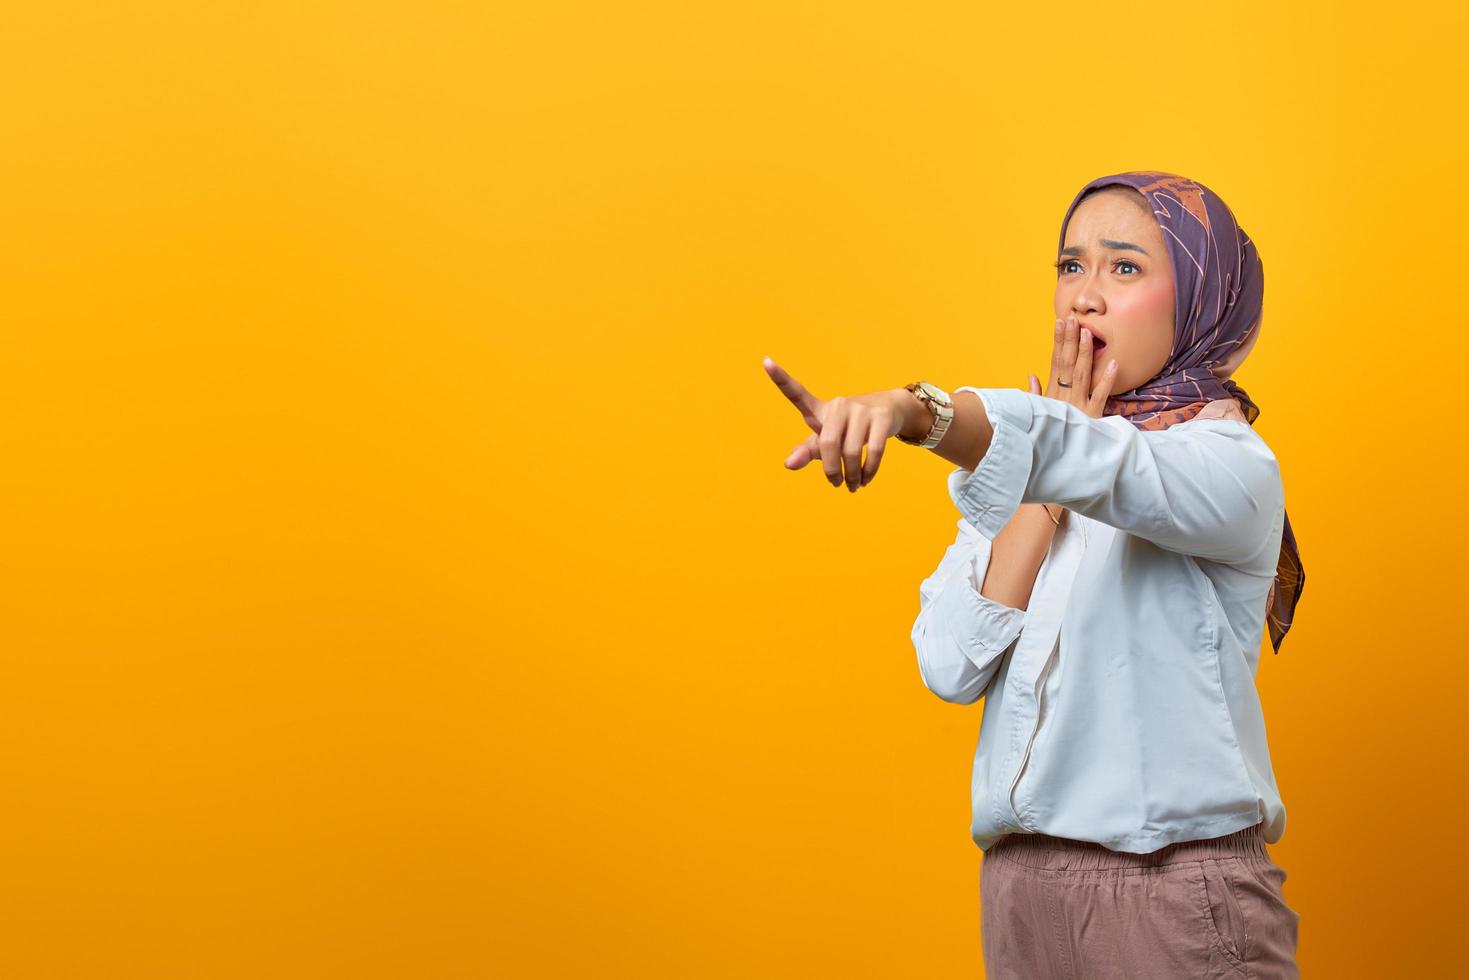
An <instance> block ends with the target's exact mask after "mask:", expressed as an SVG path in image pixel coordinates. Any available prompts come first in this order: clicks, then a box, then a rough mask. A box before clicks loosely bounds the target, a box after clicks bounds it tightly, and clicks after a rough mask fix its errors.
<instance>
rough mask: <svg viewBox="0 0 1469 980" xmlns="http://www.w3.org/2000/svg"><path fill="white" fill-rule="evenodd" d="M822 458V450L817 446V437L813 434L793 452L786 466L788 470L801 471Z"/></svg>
mask: <svg viewBox="0 0 1469 980" xmlns="http://www.w3.org/2000/svg"><path fill="white" fill-rule="evenodd" d="M820 458H821V450H820V449H819V448H818V445H817V435H816V433H814V432H813V433H812V434H811V435H809V436H807V437H806V439H805V441H804V442H802V443H801V444H800V445H798V446H797V447H796V448H795V449H792V450H791V454H790V455H789V456H787V457H786V459H785V466H786V469H788V470H799V469H800V468H801V467H803V466H805V465H806V464H807V463H809V462H811V461H812V460H813V459H820Z"/></svg>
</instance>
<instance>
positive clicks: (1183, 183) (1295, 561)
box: [1056, 170, 1306, 654]
mask: <svg viewBox="0 0 1469 980" xmlns="http://www.w3.org/2000/svg"><path fill="white" fill-rule="evenodd" d="M1113 184H1121V185H1123V186H1126V187H1131V188H1133V189H1134V190H1137V191H1139V192H1140V193H1141V194H1142V195H1143V197H1144V198H1145V199H1146V201H1147V203H1148V206H1149V208H1150V209H1151V210H1152V212H1153V216H1154V217H1155V218H1157V219H1158V224H1159V225H1160V226H1162V229H1163V239H1164V241H1165V242H1166V243H1167V246H1168V255H1169V258H1170V259H1171V260H1172V263H1173V284H1174V318H1173V350H1172V352H1171V353H1170V354H1169V356H1168V360H1167V362H1165V363H1164V365H1163V367H1162V369H1161V370H1160V371H1159V372H1158V373H1157V374H1156V375H1155V376H1154V377H1153V378H1152V379H1150V380H1149V381H1147V382H1145V383H1143V384H1141V385H1139V386H1138V387H1136V388H1134V389H1132V390H1131V391H1124V392H1120V393H1118V394H1116V395H1113V396H1112V397H1110V398H1108V399H1107V404H1106V406H1105V407H1104V408H1103V414H1104V415H1121V416H1123V417H1125V418H1126V419H1127V420H1128V421H1129V422H1131V423H1132V424H1133V425H1135V426H1137V427H1138V428H1140V429H1166V428H1168V427H1169V426H1172V425H1177V424H1178V423H1179V422H1185V421H1187V420H1188V419H1191V418H1193V417H1194V416H1195V415H1197V414H1199V412H1200V411H1202V410H1203V409H1204V407H1205V406H1206V405H1208V404H1209V402H1211V401H1215V400H1217V399H1221V398H1234V399H1236V400H1238V402H1239V404H1240V408H1241V409H1242V410H1243V411H1244V414H1245V419H1246V421H1247V422H1248V423H1249V424H1250V425H1254V424H1255V419H1256V418H1258V417H1259V415H1260V407H1259V406H1258V405H1256V404H1255V403H1254V402H1253V401H1252V400H1251V399H1250V396H1249V395H1248V394H1246V393H1245V390H1244V389H1243V388H1241V387H1240V386H1239V385H1238V384H1237V383H1235V382H1234V381H1233V380H1231V378H1230V375H1231V374H1233V373H1234V370H1235V369H1236V368H1237V367H1239V365H1240V363H1241V362H1243V361H1244V359H1245V356H1246V355H1247V354H1249V352H1250V349H1251V348H1252V347H1254V345H1255V341H1256V339H1257V338H1258V337H1259V335H1260V323H1261V314H1262V299H1263V297H1264V290H1265V281H1264V271H1263V267H1262V265H1261V262H1260V256H1259V253H1258V252H1257V251H1256V249H1255V243H1254V242H1252V241H1251V240H1250V238H1249V236H1248V235H1246V234H1245V233H1244V232H1243V231H1242V230H1241V229H1240V227H1239V224H1238V222H1236V221H1235V218H1234V212H1232V211H1231V210H1230V209H1229V207H1228V206H1227V205H1226V204H1225V203H1224V201H1223V200H1221V199H1220V198H1219V196H1218V195H1217V194H1215V193H1214V192H1213V191H1211V190H1210V189H1209V188H1207V187H1205V186H1204V185H1203V184H1201V183H1199V182H1198V181H1196V180H1190V179H1189V178H1187V177H1182V176H1179V175H1178V174H1172V173H1167V172H1165V171H1161V170H1131V171H1127V172H1125V173H1119V174H1110V175H1108V176H1106V177H1098V178H1097V179H1096V180H1093V181H1091V182H1090V183H1088V184H1086V185H1085V186H1084V187H1082V188H1081V190H1079V191H1077V193H1076V196H1075V197H1074V198H1073V199H1072V201H1071V205H1070V207H1068V208H1067V209H1066V216H1065V217H1064V218H1062V219H1061V241H1060V244H1059V245H1057V246H1056V251H1057V253H1058V254H1059V253H1060V250H1061V249H1062V248H1065V246H1066V226H1067V224H1068V223H1069V222H1070V220H1071V215H1072V212H1074V211H1075V210H1076V206H1077V205H1078V204H1080V203H1081V200H1082V198H1084V197H1085V196H1086V195H1087V194H1088V193H1089V192H1091V191H1093V190H1097V189H1099V188H1101V187H1105V186H1108V185H1113ZM1305 585H1306V570H1305V567H1304V566H1303V565H1302V564H1301V557H1300V550H1299V549H1298V548H1297V546H1296V537H1295V534H1294V533H1293V532H1292V531H1291V526H1290V515H1289V513H1287V514H1286V515H1285V527H1284V529H1283V531H1282V533H1281V542H1280V560H1279V562H1278V563H1277V566H1276V572H1275V583H1274V585H1273V586H1272V587H1271V590H1270V595H1269V597H1268V598H1267V599H1266V617H1265V618H1266V623H1267V625H1268V627H1269V630H1270V642H1271V645H1272V647H1273V648H1274V650H1275V652H1276V653H1277V654H1278V653H1280V645H1281V643H1282V642H1283V641H1284V640H1285V634H1286V633H1287V632H1288V631H1289V630H1290V627H1291V622H1292V621H1293V619H1294V618H1295V608H1296V603H1297V602H1299V601H1300V598H1301V593H1302V592H1303V591H1304V589H1305Z"/></svg>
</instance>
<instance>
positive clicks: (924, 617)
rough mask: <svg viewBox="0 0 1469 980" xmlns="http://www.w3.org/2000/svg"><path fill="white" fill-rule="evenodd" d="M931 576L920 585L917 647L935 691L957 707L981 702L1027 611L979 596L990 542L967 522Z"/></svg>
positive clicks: (925, 679)
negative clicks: (981, 697)
mask: <svg viewBox="0 0 1469 980" xmlns="http://www.w3.org/2000/svg"><path fill="white" fill-rule="evenodd" d="M958 527H959V533H958V535H957V536H956V537H955V539H954V543H953V544H951V545H949V548H948V550H947V551H946V552H944V557H943V559H942V560H941V561H940V562H939V565H938V568H937V569H935V570H934V572H933V574H932V575H930V576H929V577H928V578H925V579H924V580H923V581H922V582H921V583H919V586H918V604H919V611H918V618H917V619H916V620H915V621H914V623H913V647H914V649H915V650H916V651H917V653H918V670H919V674H920V676H921V677H922V678H923V684H924V686H925V687H927V688H928V689H929V690H930V691H931V692H933V693H934V694H935V695H937V696H938V697H940V698H942V699H943V700H945V701H950V702H953V703H954V704H972V703H973V702H975V701H977V700H979V697H980V696H981V695H982V694H983V693H984V690H985V688H987V687H988V686H989V683H990V681H991V680H993V679H994V676H995V672H996V671H997V670H998V669H999V665H1000V662H1001V660H1002V659H1003V656H1004V654H1005V652H1006V650H1007V649H1008V648H1010V647H1011V646H1012V645H1013V644H1014V643H1015V641H1016V639H1017V638H1018V637H1019V636H1020V633H1021V631H1022V629H1023V628H1024V625H1025V610H1023V609H1016V608H1014V607H1013V606H1007V605H1005V604H1003V603H1000V602H996V601H995V600H993V599H990V598H988V597H987V596H983V595H981V594H980V592H979V589H980V587H981V586H982V585H983V584H984V575H985V571H986V569H988V567H989V557H990V542H989V541H988V540H987V539H986V538H985V537H984V536H983V535H981V534H980V533H979V532H978V531H977V530H975V528H974V527H973V526H972V525H971V524H969V522H968V521H966V520H964V519H962V518H961V519H960V520H959V522H958Z"/></svg>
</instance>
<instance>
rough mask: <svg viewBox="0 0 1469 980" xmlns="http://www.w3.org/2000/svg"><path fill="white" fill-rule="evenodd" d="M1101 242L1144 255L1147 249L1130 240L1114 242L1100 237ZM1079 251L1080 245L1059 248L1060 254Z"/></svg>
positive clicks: (1080, 251) (1077, 253)
mask: <svg viewBox="0 0 1469 980" xmlns="http://www.w3.org/2000/svg"><path fill="white" fill-rule="evenodd" d="M1101 243H1102V247H1103V248H1115V249H1131V250H1132V251H1134V252H1141V253H1143V254H1144V255H1147V254H1148V250H1147V249H1145V248H1143V247H1142V246H1141V245H1134V244H1133V243H1132V242H1114V241H1112V239H1110V238H1103V239H1101ZM1081 253H1082V247H1081V246H1080V245H1073V246H1071V247H1070V248H1063V249H1061V254H1062V255H1080V254H1081Z"/></svg>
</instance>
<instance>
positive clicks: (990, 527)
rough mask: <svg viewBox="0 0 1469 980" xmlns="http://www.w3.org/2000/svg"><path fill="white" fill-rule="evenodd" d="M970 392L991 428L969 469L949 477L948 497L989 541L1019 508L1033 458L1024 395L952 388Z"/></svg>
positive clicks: (1012, 391)
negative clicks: (982, 450)
mask: <svg viewBox="0 0 1469 980" xmlns="http://www.w3.org/2000/svg"><path fill="white" fill-rule="evenodd" d="M960 391H972V392H974V393H975V394H976V395H978V396H979V398H980V401H982V402H983V403H984V411H985V415H986V416H988V417H989V420H990V426H991V427H992V428H993V429H994V438H993V439H991V440H990V447H989V449H988V450H987V451H986V452H985V454H984V456H983V457H981V458H980V461H979V465H978V466H976V467H975V468H974V469H973V470H966V469H964V467H962V466H961V467H959V468H958V469H956V470H954V471H953V472H952V473H950V474H949V494H950V496H951V497H952V498H953V500H954V505H955V506H956V507H958V508H959V513H961V514H963V515H964V518H965V520H967V521H969V523H970V524H973V525H974V527H975V529H976V530H978V531H979V533H980V534H983V535H984V536H985V537H986V538H987V539H989V540H990V541H993V540H994V539H995V536H996V535H998V534H999V533H1000V532H1001V531H1002V530H1004V528H1005V525H1006V524H1008V523H1009V522H1010V518H1011V517H1012V516H1014V514H1015V511H1016V510H1017V509H1018V508H1019V507H1020V503H1021V499H1022V497H1023V496H1024V494H1025V488H1026V485H1027V484H1028V483H1029V482H1030V468H1031V466H1032V464H1033V462H1034V458H1035V454H1034V451H1033V446H1032V444H1031V438H1030V426H1031V422H1032V415H1031V407H1030V398H1031V397H1033V396H1031V395H1030V394H1029V393H1027V392H1023V391H1020V390H1019V389H1013V388H971V387H969V386H968V385H965V386H963V387H960V388H957V389H955V393H956V394H957V393H958V392H960Z"/></svg>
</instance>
